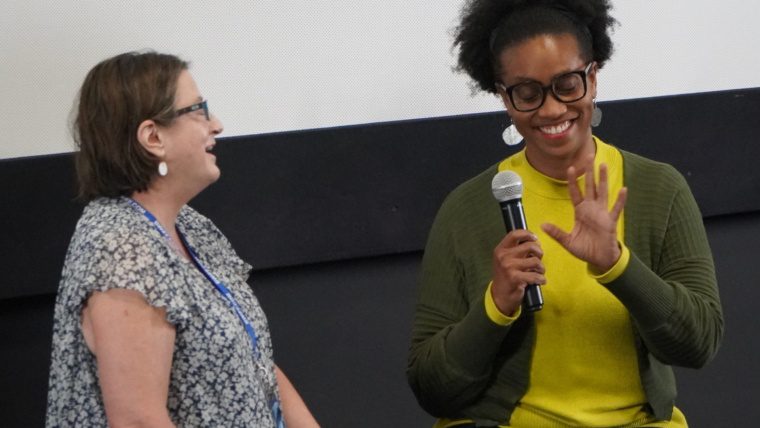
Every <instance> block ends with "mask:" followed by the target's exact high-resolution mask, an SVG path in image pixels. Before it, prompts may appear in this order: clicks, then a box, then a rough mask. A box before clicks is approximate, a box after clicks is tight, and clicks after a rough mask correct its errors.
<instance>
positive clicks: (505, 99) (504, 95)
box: [496, 85, 512, 112]
mask: <svg viewBox="0 0 760 428" xmlns="http://www.w3.org/2000/svg"><path fill="white" fill-rule="evenodd" d="M496 93H497V94H499V97H500V98H501V102H502V104H504V108H506V109H507V112H509V111H510V110H511V109H512V103H510V102H509V96H508V95H507V93H506V92H504V89H502V88H501V86H499V85H496Z"/></svg>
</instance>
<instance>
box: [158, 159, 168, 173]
mask: <svg viewBox="0 0 760 428" xmlns="http://www.w3.org/2000/svg"><path fill="white" fill-rule="evenodd" d="M168 173H169V165H167V164H166V162H164V161H161V162H159V163H158V175H160V176H161V177H166V174H168Z"/></svg>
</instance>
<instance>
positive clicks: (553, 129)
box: [539, 120, 570, 134]
mask: <svg viewBox="0 0 760 428" xmlns="http://www.w3.org/2000/svg"><path fill="white" fill-rule="evenodd" d="M569 127H570V121H569V120H568V121H565V122H563V123H560V124H559V125H554V126H541V127H540V128H539V129H541V132H543V133H545V134H559V133H561V132H564V131H565V130H567V128H569Z"/></svg>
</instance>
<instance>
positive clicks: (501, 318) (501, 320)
mask: <svg viewBox="0 0 760 428" xmlns="http://www.w3.org/2000/svg"><path fill="white" fill-rule="evenodd" d="M492 285H493V281H491V282H489V283H488V288H487V289H486V296H485V298H484V299H483V301H484V302H485V305H486V314H487V315H488V318H489V319H490V320H491V321H493V322H494V323H495V324H498V325H501V326H508V325H510V324H512V323H513V322H515V320H517V318H518V317H520V313H521V312H522V306H519V307H518V308H517V312H515V316H513V317H510V316H507V315H504V314H502V313H501V311H500V310H499V308H498V306H496V302H494V301H493V295H492V294H491V286H492Z"/></svg>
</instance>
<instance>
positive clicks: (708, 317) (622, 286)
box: [605, 153, 723, 368]
mask: <svg viewBox="0 0 760 428" xmlns="http://www.w3.org/2000/svg"><path fill="white" fill-rule="evenodd" d="M629 170H633V171H636V174H635V175H634V174H631V175H630V176H629V174H626V180H627V182H626V184H627V185H628V187H629V200H628V205H627V206H626V211H625V212H626V214H625V215H626V223H627V225H626V230H627V231H631V233H626V241H627V244H628V245H629V246H630V248H631V251H632V255H631V260H630V262H629V264H628V268H627V269H626V270H625V272H623V274H622V275H621V276H620V277H618V278H617V279H616V280H614V281H612V282H610V283H608V284H605V286H606V287H607V288H608V289H609V290H610V291H611V292H612V293H613V294H614V295H615V296H616V297H617V298H618V299H620V301H621V302H622V303H623V304H624V305H625V306H626V308H627V309H628V310H629V311H630V313H631V316H632V317H633V320H634V322H635V324H636V326H637V331H638V334H639V335H640V336H641V338H642V340H643V342H644V344H645V346H646V348H647V350H648V351H649V352H650V353H651V354H652V355H654V356H655V357H656V358H657V359H658V360H659V361H660V362H662V363H665V364H669V365H678V366H685V367H693V368H698V367H701V366H703V365H705V364H706V363H707V362H708V361H709V360H710V359H711V358H712V357H713V356H714V354H715V353H716V351H717V350H718V347H719V344H720V342H721V339H722V337H723V314H722V310H721V305H720V298H719V295H718V286H717V280H716V277H715V268H714V265H713V259H712V255H711V252H710V246H709V243H708V241H707V234H706V233H705V228H704V225H703V223H702V216H701V214H700V212H699V208H698V206H697V203H696V201H695V200H694V197H693V196H692V194H691V191H690V190H689V187H688V185H687V183H686V181H685V180H684V178H683V176H681V174H679V173H678V172H677V171H676V170H675V169H674V168H672V167H671V166H669V165H665V164H660V163H656V162H652V161H647V160H644V159H643V158H640V157H638V156H635V155H631V154H628V153H627V154H626V171H627V172H628V171H629ZM628 224H630V226H628Z"/></svg>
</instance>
